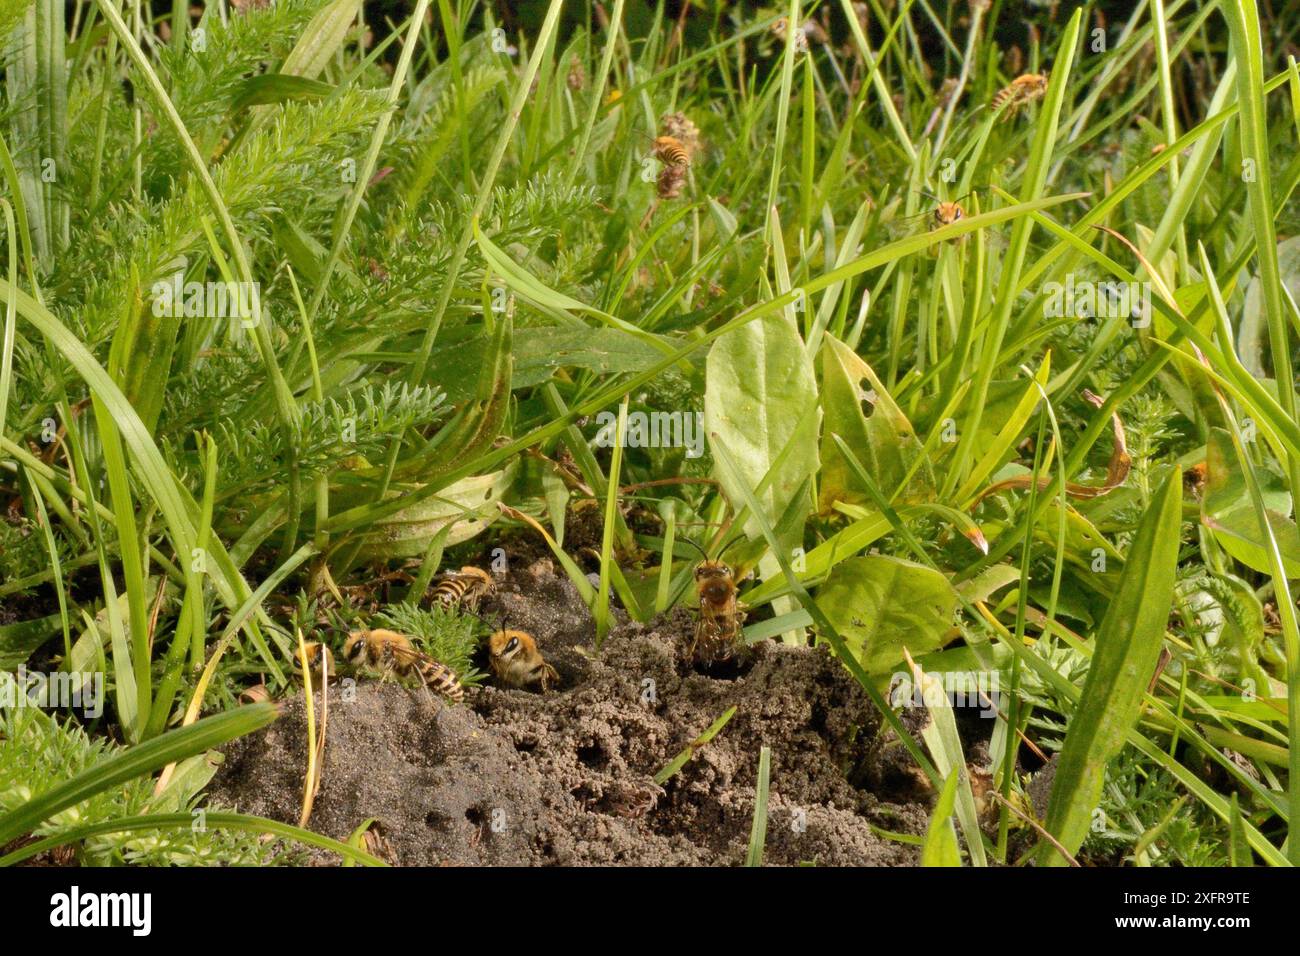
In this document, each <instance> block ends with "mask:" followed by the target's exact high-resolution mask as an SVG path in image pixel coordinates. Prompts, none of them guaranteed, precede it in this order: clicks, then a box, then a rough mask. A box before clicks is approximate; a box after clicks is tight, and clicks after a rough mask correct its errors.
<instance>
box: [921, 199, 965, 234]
mask: <svg viewBox="0 0 1300 956" xmlns="http://www.w3.org/2000/svg"><path fill="white" fill-rule="evenodd" d="M965 216H966V210H965V208H963V207H962V204H961V203H959V202H941V203H939V205H937V206H935V207H934V212H932V213H931V214H930V218H931V220H932V221H933V222H934V227H933V228H935V229H942V228H943V227H944V226H951V225H952V224H953V223H954V222H956V221H957V220H959V219H964V218H965Z"/></svg>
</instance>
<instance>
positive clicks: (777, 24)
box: [768, 17, 809, 55]
mask: <svg viewBox="0 0 1300 956" xmlns="http://www.w3.org/2000/svg"><path fill="white" fill-rule="evenodd" d="M768 29H770V30H771V33H772V36H775V38H776V39H777V40H779V42H781V43H785V36H787V35H788V34H789V31H790V21H789V18H788V17H779V18H777V20H776V21H774V22H772V26H771V27H768ZM794 52H796V53H797V55H802V53H807V52H809V34H807V27H800V29H798V30H796V31H794Z"/></svg>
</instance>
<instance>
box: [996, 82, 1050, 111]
mask: <svg viewBox="0 0 1300 956" xmlns="http://www.w3.org/2000/svg"><path fill="white" fill-rule="evenodd" d="M1046 92H1047V76H1046V74H1043V73H1022V74H1021V75H1020V76H1018V77H1016V78H1015V79H1014V80H1012V81H1011V82H1010V83H1008V84H1007V85H1006V86H1004V87H1002V89H1000V90H998V92H997V94H996V95H995V96H994V97H993V99H992V101H990V103H989V109H992V110H1000V109H1002V107H1004V106H1008V105H1009V106H1010V112H1012V113H1014V112H1015V111H1016V110H1017V109H1019V108H1020V106H1021V105H1022V104H1024V103H1029V102H1031V101H1033V100H1037V99H1041V98H1042V96H1043V94H1044V93H1046Z"/></svg>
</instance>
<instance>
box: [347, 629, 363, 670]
mask: <svg viewBox="0 0 1300 956" xmlns="http://www.w3.org/2000/svg"><path fill="white" fill-rule="evenodd" d="M365 650H366V632H365V631H353V632H352V633H351V634H349V635H348V639H347V640H346V641H344V642H343V657H344V659H345V660H346V661H347V662H348V663H349V664H355V663H356V662H357V661H358V660H360V658H361V656H362V655H363V654H364V653H365Z"/></svg>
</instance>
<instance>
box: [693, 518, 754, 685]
mask: <svg viewBox="0 0 1300 956" xmlns="http://www.w3.org/2000/svg"><path fill="white" fill-rule="evenodd" d="M688 540H689V539H688ZM689 543H690V544H691V545H692V546H693V547H694V548H695V549H696V550H697V551H699V552H700V554H701V555H702V556H703V557H704V560H703V561H701V562H700V563H699V564H697V565H696V566H695V594H696V596H697V597H698V598H699V600H700V617H699V620H698V621H697V622H696V624H695V633H694V635H693V636H692V638H691V646H690V649H689V652H688V656H689V657H691V658H692V659H693V660H695V661H698V662H699V663H705V664H707V663H712V662H715V661H725V660H727V659H728V658H730V657H731V655H732V654H733V653H734V652H735V650H736V646H737V644H739V643H740V626H741V625H742V624H744V623H745V611H744V605H743V604H741V603H740V602H739V601H737V600H736V594H737V591H736V576H735V574H734V573H733V572H732V570H731V568H729V567H728V566H727V565H725V564H723V563H722V562H721V561H713V560H710V558H709V556H708V554H706V553H705V551H704V549H703V548H701V547H700V546H699V545H697V544H695V542H693V541H690V542H689Z"/></svg>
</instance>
